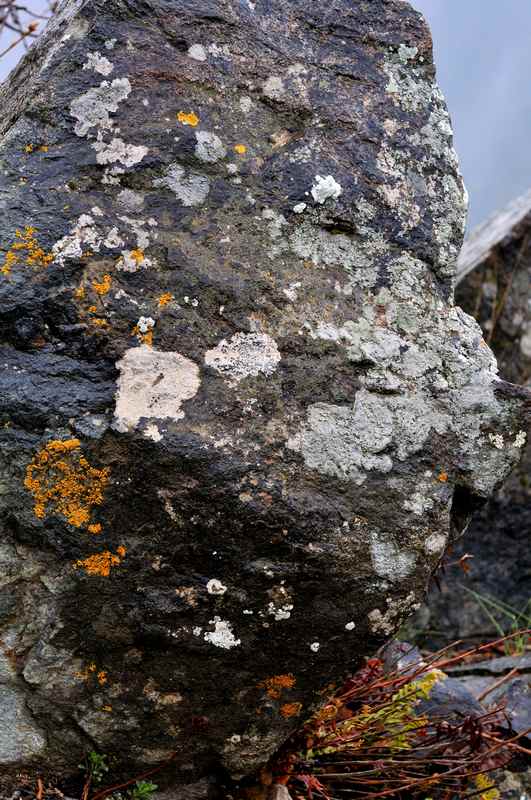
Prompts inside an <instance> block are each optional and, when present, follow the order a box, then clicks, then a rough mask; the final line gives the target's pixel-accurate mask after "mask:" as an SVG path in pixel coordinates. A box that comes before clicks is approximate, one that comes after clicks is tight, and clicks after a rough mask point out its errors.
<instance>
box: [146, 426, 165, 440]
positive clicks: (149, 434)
mask: <svg viewBox="0 0 531 800" xmlns="http://www.w3.org/2000/svg"><path fill="white" fill-rule="evenodd" d="M144 436H145V437H146V439H151V441H152V442H160V441H161V440H162V433H161V432H160V430H159V428H158V426H157V425H155V423H154V422H151V423H150V424H149V425H146V427H145V428H144Z"/></svg>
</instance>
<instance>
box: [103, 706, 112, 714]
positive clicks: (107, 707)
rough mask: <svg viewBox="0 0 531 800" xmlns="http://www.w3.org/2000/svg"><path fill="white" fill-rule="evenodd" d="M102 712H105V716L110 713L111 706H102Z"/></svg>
mask: <svg viewBox="0 0 531 800" xmlns="http://www.w3.org/2000/svg"><path fill="white" fill-rule="evenodd" d="M101 710H102V711H105V712H106V713H107V714H110V713H111V711H112V706H102V708H101Z"/></svg>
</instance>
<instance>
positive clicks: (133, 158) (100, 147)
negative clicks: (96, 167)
mask: <svg viewBox="0 0 531 800" xmlns="http://www.w3.org/2000/svg"><path fill="white" fill-rule="evenodd" d="M92 147H93V148H94V150H95V151H96V161H97V162H98V164H114V163H116V162H119V163H120V164H123V165H124V167H133V166H134V165H135V164H139V163H140V162H141V161H142V160H143V159H144V158H145V157H146V155H147V154H148V153H149V148H147V147H145V146H144V145H134V144H127V143H126V142H124V141H123V139H120V138H119V137H117V136H114V137H113V138H112V139H111V141H110V142H104V141H102V140H101V139H98V141H96V142H93V143H92Z"/></svg>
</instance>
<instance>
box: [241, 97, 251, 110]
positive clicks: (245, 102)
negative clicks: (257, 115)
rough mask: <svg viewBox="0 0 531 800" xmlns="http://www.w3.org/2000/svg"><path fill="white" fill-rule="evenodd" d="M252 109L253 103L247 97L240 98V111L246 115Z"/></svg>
mask: <svg viewBox="0 0 531 800" xmlns="http://www.w3.org/2000/svg"><path fill="white" fill-rule="evenodd" d="M252 108H253V101H252V100H251V98H250V97H247V95H244V96H243V97H240V110H241V111H243V113H244V114H248V113H249V112H250V111H251V110H252Z"/></svg>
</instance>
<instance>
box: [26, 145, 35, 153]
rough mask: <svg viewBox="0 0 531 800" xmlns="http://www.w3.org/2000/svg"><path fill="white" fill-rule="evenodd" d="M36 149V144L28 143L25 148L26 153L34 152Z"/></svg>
mask: <svg viewBox="0 0 531 800" xmlns="http://www.w3.org/2000/svg"><path fill="white" fill-rule="evenodd" d="M34 150H35V145H34V144H27V145H26V147H25V148H24V152H25V153H33V151H34Z"/></svg>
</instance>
